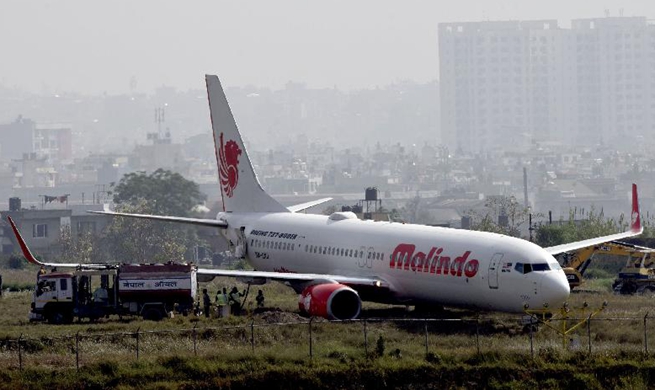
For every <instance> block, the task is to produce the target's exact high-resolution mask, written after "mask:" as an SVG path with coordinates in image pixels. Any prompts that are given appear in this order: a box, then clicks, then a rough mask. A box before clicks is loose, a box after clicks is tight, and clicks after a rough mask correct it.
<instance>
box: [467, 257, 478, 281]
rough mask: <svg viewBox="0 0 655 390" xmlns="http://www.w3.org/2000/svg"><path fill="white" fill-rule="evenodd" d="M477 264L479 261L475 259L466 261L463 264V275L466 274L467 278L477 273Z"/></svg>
mask: <svg viewBox="0 0 655 390" xmlns="http://www.w3.org/2000/svg"><path fill="white" fill-rule="evenodd" d="M479 266H480V262H479V261H477V260H476V259H471V260H470V261H469V262H468V263H466V266H464V275H466V277H467V278H472V277H474V276H475V275H476V274H477V273H478V267H479Z"/></svg>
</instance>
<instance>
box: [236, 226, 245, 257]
mask: <svg viewBox="0 0 655 390" xmlns="http://www.w3.org/2000/svg"><path fill="white" fill-rule="evenodd" d="M234 233H235V234H236V236H237V245H236V246H235V248H234V257H236V258H237V259H243V258H245V257H246V253H247V250H248V246H247V242H248V241H247V239H246V227H245V226H241V228H240V229H234Z"/></svg>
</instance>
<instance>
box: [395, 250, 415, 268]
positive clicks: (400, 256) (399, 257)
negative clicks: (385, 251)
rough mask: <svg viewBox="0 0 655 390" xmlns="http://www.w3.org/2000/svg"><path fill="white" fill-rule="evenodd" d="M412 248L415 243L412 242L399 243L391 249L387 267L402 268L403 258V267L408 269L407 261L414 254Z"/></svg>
mask: <svg viewBox="0 0 655 390" xmlns="http://www.w3.org/2000/svg"><path fill="white" fill-rule="evenodd" d="M414 249H416V245H412V244H400V245H398V246H397V247H396V249H394V250H393V253H392V254H391V262H390V263H389V268H391V269H394V268H395V269H402V268H403V260H404V263H405V269H409V261H410V259H411V258H412V255H413V254H414Z"/></svg>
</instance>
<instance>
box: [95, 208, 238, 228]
mask: <svg viewBox="0 0 655 390" xmlns="http://www.w3.org/2000/svg"><path fill="white" fill-rule="evenodd" d="M86 212H87V213H92V214H103V215H113V216H119V217H130V218H142V219H153V220H156V221H168V222H181V223H188V224H192V225H200V226H212V227H219V228H226V227H227V222H225V221H219V220H217V219H203V218H184V217H171V216H166V215H151V214H130V213H117V212H114V211H94V210H87V211H86Z"/></svg>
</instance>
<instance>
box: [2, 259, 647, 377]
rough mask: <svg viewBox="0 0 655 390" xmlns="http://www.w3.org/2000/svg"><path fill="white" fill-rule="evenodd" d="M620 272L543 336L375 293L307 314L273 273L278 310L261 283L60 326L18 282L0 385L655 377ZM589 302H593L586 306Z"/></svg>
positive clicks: (30, 274)
mask: <svg viewBox="0 0 655 390" xmlns="http://www.w3.org/2000/svg"><path fill="white" fill-rule="evenodd" d="M35 273H36V271H35V270H32V269H28V270H23V271H15V270H2V274H3V279H4V282H5V287H7V286H17V285H23V286H25V285H29V284H30V283H31V282H32V281H33V280H34V276H35ZM233 284H234V281H233V280H230V279H219V280H215V281H213V282H211V283H209V284H207V285H206V287H208V288H209V290H210V292H211V293H212V294H213V293H214V292H215V291H216V290H217V288H219V287H224V286H225V287H231V286H232V285H233ZM610 284H611V281H610V280H594V281H590V282H589V283H588V284H587V286H586V290H587V292H582V293H576V294H572V296H571V300H570V308H572V310H571V311H570V312H569V313H570V314H569V315H570V316H571V317H576V318H581V317H586V316H588V315H589V314H591V313H593V312H594V309H598V308H601V307H602V306H603V302H604V301H607V302H608V305H607V307H606V308H605V309H604V310H602V311H601V312H599V313H598V314H597V315H596V316H595V317H593V319H592V320H591V323H590V325H589V326H587V324H586V323H584V324H582V325H581V326H580V327H578V328H577V329H575V330H573V331H572V332H571V333H570V334H568V335H566V336H565V337H562V336H561V335H560V334H558V333H557V332H556V331H555V330H553V329H550V328H549V327H548V326H544V325H541V326H539V329H538V330H536V331H535V332H533V333H532V336H531V335H530V331H529V329H530V327H529V326H527V327H526V326H525V322H524V321H522V316H519V315H507V314H496V313H483V314H481V315H480V316H478V315H477V314H476V313H474V312H470V311H463V310H445V311H443V312H438V313H429V314H425V313H416V312H412V311H410V312H407V311H406V310H405V309H404V308H402V307H388V306H384V305H372V304H366V305H365V310H364V312H363V313H362V318H363V319H366V321H357V322H348V323H330V322H327V321H324V320H319V319H315V320H312V324H311V325H310V324H309V323H308V319H307V318H303V317H300V316H299V315H298V314H297V302H296V296H295V294H294V293H293V291H291V290H290V289H289V288H287V287H285V286H283V285H281V284H276V283H273V284H268V285H265V286H262V287H261V288H262V289H263V290H264V294H265V296H266V310H264V311H262V312H258V313H254V312H253V311H252V310H249V307H251V305H250V302H254V295H255V293H256V290H257V289H258V288H260V287H254V288H253V289H254V290H253V289H251V291H250V293H251V294H250V297H249V299H248V301H247V302H246V305H245V308H246V314H245V315H243V316H239V317H230V318H227V319H219V318H209V319H207V318H205V317H204V316H201V317H196V316H188V317H184V316H175V317H174V318H170V319H166V320H163V321H160V322H152V321H143V320H139V319H136V318H131V319H123V320H119V319H118V318H108V319H101V320H100V321H98V322H97V323H88V322H82V323H74V324H70V325H60V326H55V325H49V324H43V323H30V322H29V321H28V320H27V312H28V310H29V304H30V299H31V293H30V292H28V291H23V292H11V293H5V294H3V296H2V299H1V300H0V305H1V307H2V310H1V311H0V313H1V314H0V367H2V368H0V378H1V380H0V388H10V389H23V388H45V387H47V388H51V389H56V388H126V389H128V388H142V389H167V388H193V389H200V388H226V389H241V388H244V389H245V388H260V387H266V388H267V389H277V388H279V389H289V388H310V389H322V388H330V389H333V388H353V389H354V388H406V389H424V388H439V389H441V388H532V389H534V388H562V387H566V388H571V387H585V388H647V387H653V386H655V358H653V355H652V353H651V352H650V351H649V350H648V339H649V338H650V339H652V340H655V318H654V319H653V320H652V321H651V320H650V319H649V317H647V314H648V313H649V311H651V310H652V308H653V303H652V300H653V298H652V297H645V296H616V295H613V294H611V292H609V285H610ZM584 302H586V303H587V305H588V306H587V309H586V311H585V313H581V312H578V311H576V310H575V309H576V308H581V307H583V306H584ZM426 316H428V317H430V320H429V321H424V320H423V318H424V317H426ZM653 316H654V317H655V313H653ZM567 323H568V325H569V326H572V325H573V324H574V323H575V321H574V320H573V319H569V320H568V321H567ZM551 325H552V326H555V327H557V328H559V326H560V325H561V322H557V321H555V322H552V323H551ZM310 329H311V338H310ZM426 331H427V332H426ZM19 339H20V340H21V342H20V350H19V348H18V342H17V340H19ZM310 339H311V342H310ZM380 340H382V341H380ZM590 342H591V343H590ZM590 346H591V351H590V349H589V347H590ZM651 349H653V350H655V342H654V343H653V347H652V348H651ZM21 367H22V368H21ZM78 367H79V368H78Z"/></svg>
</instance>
